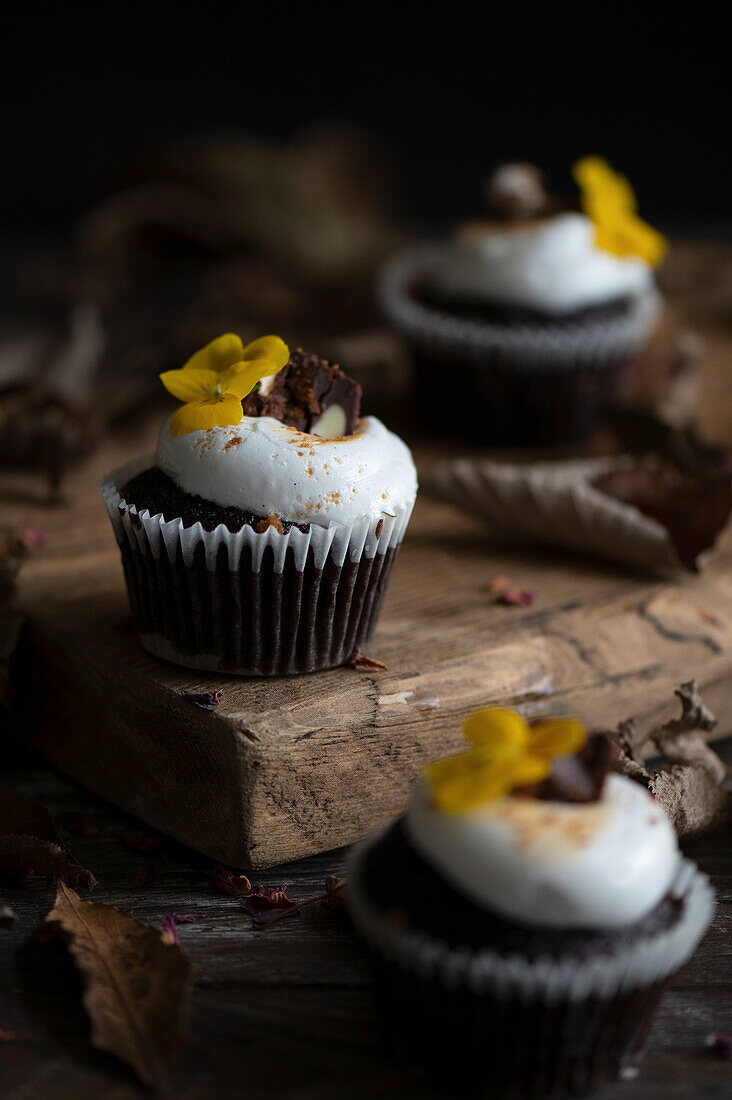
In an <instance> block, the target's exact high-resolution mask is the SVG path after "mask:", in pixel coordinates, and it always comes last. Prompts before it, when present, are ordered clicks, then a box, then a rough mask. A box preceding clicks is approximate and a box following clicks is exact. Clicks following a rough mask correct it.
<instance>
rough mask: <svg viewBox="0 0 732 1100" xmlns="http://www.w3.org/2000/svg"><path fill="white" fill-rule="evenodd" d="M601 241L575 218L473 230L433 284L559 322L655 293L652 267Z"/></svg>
mask: <svg viewBox="0 0 732 1100" xmlns="http://www.w3.org/2000/svg"><path fill="white" fill-rule="evenodd" d="M594 238H595V227H594V225H593V223H592V222H591V221H590V219H589V218H588V217H586V216H585V215H584V214H579V213H572V212H568V213H565V214H557V215H555V216H554V217H551V218H546V219H542V220H541V221H536V222H528V223H526V224H519V225H507V226H502V225H499V224H490V223H486V224H485V225H484V226H480V227H468V228H466V229H465V230H463V231H462V232H460V233H459V234H458V235H457V236H456V238H455V239H454V240H453V241H452V242H451V243H450V244H449V245H448V247H447V250H446V253H445V256H444V259H443V261H442V262H441V263H440V264H439V265H438V267H437V268H436V270H435V272H434V274H433V279H432V282H433V285H434V286H435V287H436V288H437V289H439V290H441V291H442V292H443V293H444V294H446V295H450V296H461V297H462V296H465V297H470V298H478V299H483V300H484V301H487V302H491V303H495V304H499V305H504V306H513V307H517V308H525V309H535V310H539V311H541V312H545V313H556V314H562V313H569V312H572V311H574V310H578V309H583V308H586V307H589V306H593V305H601V304H602V303H604V302H610V301H613V300H615V299H617V298H624V297H635V296H637V295H640V294H643V293H645V292H646V291H648V290H649V289H650V288H651V287H652V286H653V285H654V278H653V269H652V268H651V266H650V265H649V264H648V263H646V261H645V260H642V259H640V258H639V257H635V256H615V255H613V254H612V253H610V252H606V251H604V250H603V249H601V248H598V247H597V245H596V244H595V239H594Z"/></svg>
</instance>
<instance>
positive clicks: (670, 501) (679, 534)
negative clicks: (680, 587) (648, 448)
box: [422, 457, 732, 570]
mask: <svg viewBox="0 0 732 1100" xmlns="http://www.w3.org/2000/svg"><path fill="white" fill-rule="evenodd" d="M422 488H423V492H425V493H427V495H429V496H432V497H435V498H437V499H440V500H444V501H447V502H448V503H451V504H454V505H456V506H457V507H458V508H462V509H466V510H468V511H469V512H470V513H471V514H475V515H479V516H482V517H483V518H485V519H487V520H489V521H490V522H491V523H492V524H493V525H494V526H495V527H497V528H499V529H501V530H503V531H507V532H510V533H512V534H514V535H520V536H522V537H525V538H529V539H531V540H534V541H538V542H543V543H553V544H555V545H559V546H564V547H567V548H570V549H574V550H580V551H582V552H584V553H590V554H594V555H597V556H599V557H603V558H608V557H609V558H613V559H615V560H618V561H622V562H625V563H626V564H630V565H633V566H635V567H637V568H641V569H648V570H669V569H678V568H680V567H682V566H684V567H686V568H689V569H697V568H699V565H700V557H701V555H702V554H703V553H704V552H705V551H706V550H708V549H709V548H710V547H711V546H712V545H713V544H714V541H715V539H716V537H717V535H718V534H719V532H720V531H721V530H722V528H723V527H724V526H725V524H726V523H727V521H728V519H729V515H730V511H731V510H732V476H731V475H730V470H729V469H728V468H726V467H725V465H724V464H723V463H722V464H720V465H718V466H715V467H704V468H702V469H699V470H696V471H694V472H693V473H688V474H687V473H682V472H680V471H679V470H677V469H675V468H673V467H670V466H667V465H664V464H662V463H660V462H659V461H658V460H654V461H652V462H651V463H650V464H649V463H648V461H641V462H639V461H638V460H636V459H633V458H628V457H625V458H602V459H588V460H578V461H570V462H548V463H547V462H544V463H542V462H536V463H531V464H530V465H502V464H500V463H495V462H481V461H470V460H467V459H463V460H460V461H457V462H449V463H440V464H438V465H437V466H435V467H433V469H432V470H430V471H428V473H427V474H426V476H425V477H424V478H423V479H422Z"/></svg>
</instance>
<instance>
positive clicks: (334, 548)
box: [102, 456, 414, 676]
mask: <svg viewBox="0 0 732 1100" xmlns="http://www.w3.org/2000/svg"><path fill="white" fill-rule="evenodd" d="M153 464H154V459H153V457H152V456H145V457H143V458H138V459H135V460H133V461H132V462H128V463H126V464H125V465H124V466H122V467H120V468H119V469H117V470H113V471H112V472H111V473H110V474H109V475H108V476H107V477H106V478H105V479H104V481H103V483H102V495H103V497H104V501H105V503H106V505H107V510H108V512H109V515H110V519H111V520H112V525H113V527H114V530H115V534H116V536H117V542H118V544H119V547H120V551H121V554H122V561H123V567H124V572H125V580H126V582H127V590H128V594H129V598H130V604H131V607H132V612H133V615H134V618H135V620H136V623H137V626H138V629H139V631H140V640H141V642H142V644H143V645H144V646H145V648H146V649H148V650H149V651H150V652H152V653H153V654H155V655H156V656H159V657H162V658H164V659H166V660H171V661H175V662H176V663H178V664H182V665H186V666H187V667H190V668H197V669H207V670H210V671H218V672H227V673H234V674H239V675H253V676H271V675H290V674H299V673H303V672H314V671H316V670H319V669H324V668H334V667H337V666H338V665H342V664H344V663H345V662H346V661H348V659H349V658H350V656H351V655H352V653H353V651H354V649H355V647H356V646H359V647H361V648H363V647H364V646H365V645H367V644H368V642H369V640H370V637H371V634H372V633H373V630H374V627H375V625H376V621H377V619H378V615H379V611H380V609H381V604H382V601H383V597H384V592H385V589H386V585H387V582H388V579H389V575H390V572H391V568H392V565H393V562H394V558H395V556H396V553H397V551H398V548H399V545H400V543H401V541H402V539H403V537H404V532H405V530H406V527H407V524H408V522H409V517H410V515H411V511H412V506H413V503H414V502H413V501H412V502H411V503H410V504H409V505H408V506H407V507H404V508H399V509H395V510H394V512H393V513H391V514H388V513H383V514H382V515H381V516H380V517H377V518H373V519H370V520H368V519H363V520H360V521H357V522H355V523H354V524H352V525H345V524H338V523H331V524H330V526H329V527H319V526H316V525H315V524H311V525H310V528H309V529H308V531H307V532H303V531H300V530H298V529H297V528H296V527H293V528H291V529H290V531H288V532H287V533H286V534H279V533H278V532H277V531H276V530H275V529H274V528H271V527H270V528H268V529H267V530H266V531H265V532H263V533H261V534H260V533H258V532H257V531H255V530H254V529H253V528H252V527H249V526H246V525H245V526H244V527H243V528H242V529H241V531H238V532H236V533H233V532H231V531H229V530H228V528H227V527H225V526H224V525H223V524H220V525H219V526H218V527H216V529H215V530H213V531H205V530H204V529H203V527H202V526H201V524H200V523H196V524H194V525H193V526H191V527H184V526H183V521H182V520H181V519H173V520H168V521H166V520H165V519H163V516H162V515H155V516H151V515H150V513H149V511H147V510H146V509H144V510H142V511H140V512H139V513H138V511H137V509H136V508H135V507H134V506H133V505H128V504H127V502H126V501H124V500H123V498H122V496H121V494H120V489H121V488H122V486H124V484H125V483H126V482H127V481H128V480H129V479H130V478H131V477H133V476H134V475H135V474H137V473H140V472H141V471H142V470H144V469H147V468H148V467H149V466H151V465H153ZM283 518H285V519H286V518H287V517H286V516H285V517H283Z"/></svg>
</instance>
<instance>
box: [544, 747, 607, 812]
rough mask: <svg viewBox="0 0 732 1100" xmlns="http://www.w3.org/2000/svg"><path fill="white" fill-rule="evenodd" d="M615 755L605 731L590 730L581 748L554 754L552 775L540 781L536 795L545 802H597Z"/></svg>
mask: <svg viewBox="0 0 732 1100" xmlns="http://www.w3.org/2000/svg"><path fill="white" fill-rule="evenodd" d="M617 758H618V747H617V745H616V744H615V742H614V741H613V740H612V739H611V738H610V737H608V735H607V734H605V733H593V734H591V735H590V737H588V739H587V744H586V745H585V747H584V748H583V749H582V751H581V752H578V753H574V754H573V755H571V756H557V757H555V759H554V760H553V762H552V772H551V775H550V776H549V778H548V779H546V780H545V781H544V782H543V783H540V784H539V786H538V788H537V789H536V797H537V798H540V799H543V800H545V801H548V802H597V800H598V799H599V798H600V796H601V795H602V789H603V787H604V785H605V778H606V776H607V775H608V773H609V772H611V771H613V769H614V766H615V761H616V760H617Z"/></svg>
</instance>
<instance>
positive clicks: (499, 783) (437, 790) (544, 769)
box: [428, 753, 549, 813]
mask: <svg viewBox="0 0 732 1100" xmlns="http://www.w3.org/2000/svg"><path fill="white" fill-rule="evenodd" d="M474 755H476V754H472V753H466V754H465V756H463V757H462V758H458V757H453V758H452V759H453V761H454V762H456V761H457V760H458V759H462V760H463V761H464V764H463V766H461V767H454V768H453V769H450V770H449V771H445V772H443V773H438V774H437V776H435V775H434V774H433V773H430V772H428V775H429V778H430V779H431V782H432V802H433V805H434V806H435V808H436V809H438V810H440V811H442V812H443V813H464V812H465V811H467V810H471V809H473V808H474V807H476V806H482V805H484V804H485V803H486V802H492V801H494V800H495V799H497V798H503V797H504V796H505V795H507V794H509V793H510V792H511V791H512V790H514V788H516V787H532V786H534V784H536V783H540V782H541V781H542V780H543V779H546V778H547V776H548V775H549V763H548V761H547V760H544V759H543V758H542V757H540V756H532V755H529V754H525V753H519V754H517V755H516V756H514V757H507V758H503V759H501V760H483V761H481V762H476V761H475V760H474V759H471V758H472V757H474ZM440 763H446V762H445V761H441V762H440Z"/></svg>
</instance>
